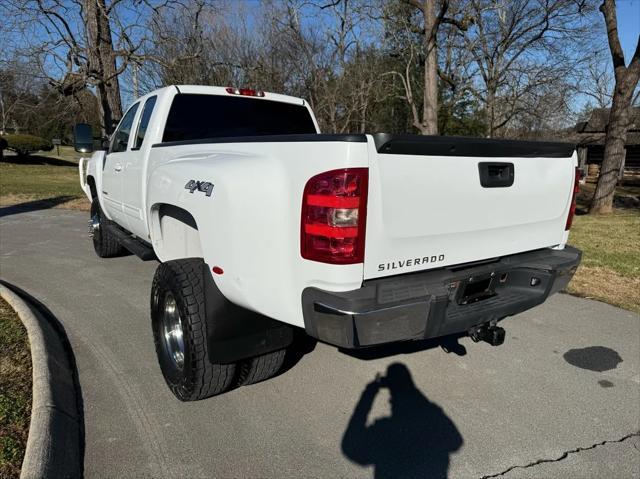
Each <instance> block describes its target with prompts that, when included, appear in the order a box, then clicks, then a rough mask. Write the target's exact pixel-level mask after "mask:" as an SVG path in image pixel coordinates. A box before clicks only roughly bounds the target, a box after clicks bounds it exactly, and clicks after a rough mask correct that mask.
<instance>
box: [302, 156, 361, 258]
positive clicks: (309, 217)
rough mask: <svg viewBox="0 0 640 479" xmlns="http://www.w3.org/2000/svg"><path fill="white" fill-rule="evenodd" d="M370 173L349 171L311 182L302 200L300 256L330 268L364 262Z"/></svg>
mask: <svg viewBox="0 0 640 479" xmlns="http://www.w3.org/2000/svg"><path fill="white" fill-rule="evenodd" d="M368 180H369V170H368V169H367V168H345V169H342V170H332V171H327V172H325V173H321V174H319V175H316V176H314V177H313V178H311V179H310V180H309V181H308V182H307V184H306V186H305V188H304V195H303V198H302V220H301V225H300V253H301V255H302V257H303V258H305V259H309V260H312V261H319V262H321V263H329V264H356V263H362V262H364V238H365V226H366V217H367V193H368Z"/></svg>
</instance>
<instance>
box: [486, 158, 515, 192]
mask: <svg viewBox="0 0 640 479" xmlns="http://www.w3.org/2000/svg"><path fill="white" fill-rule="evenodd" d="M478 171H479V173H480V185H482V187H483V188H508V187H509V186H511V185H513V177H514V168H513V163H489V162H481V163H478Z"/></svg>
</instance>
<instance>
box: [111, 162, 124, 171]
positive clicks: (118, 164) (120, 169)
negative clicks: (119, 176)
mask: <svg viewBox="0 0 640 479" xmlns="http://www.w3.org/2000/svg"><path fill="white" fill-rule="evenodd" d="M113 169H114V170H116V171H122V165H121V164H120V163H116V165H115V166H114V167H113Z"/></svg>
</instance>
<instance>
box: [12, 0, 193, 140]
mask: <svg viewBox="0 0 640 479" xmlns="http://www.w3.org/2000/svg"><path fill="white" fill-rule="evenodd" d="M175 4H181V3H180V1H179V0H162V1H157V2H149V1H147V0H6V2H4V3H3V5H2V6H1V7H0V13H2V14H4V15H3V16H4V18H5V19H7V22H9V23H11V24H12V26H11V28H10V29H11V31H12V33H13V34H14V35H18V34H19V35H21V42H20V45H19V47H18V48H17V49H16V50H15V51H14V52H13V54H14V55H15V56H22V57H27V58H29V59H30V61H32V62H34V63H36V64H38V65H39V72H38V73H34V76H36V75H37V76H40V77H41V78H45V79H46V80H47V81H48V82H49V83H50V84H51V85H53V86H55V87H56V88H57V89H58V90H59V91H60V92H61V93H63V94H64V95H67V96H73V95H74V94H75V93H77V92H78V91H81V90H82V89H85V88H87V87H89V88H92V89H95V92H96V95H97V97H98V100H99V106H100V117H101V124H102V128H103V130H104V132H105V133H107V134H108V133H110V132H111V131H112V130H113V128H114V123H115V121H117V120H118V119H119V118H120V117H121V116H122V104H121V94H120V86H119V82H118V77H119V76H120V75H121V74H122V73H124V72H125V71H126V70H127V68H128V67H129V65H130V63H131V62H132V61H140V59H141V55H142V53H141V49H142V47H143V46H144V45H145V43H146V42H147V40H148V35H147V18H149V17H151V16H152V15H153V12H157V11H159V10H162V9H163V8H167V7H169V6H172V5H175Z"/></svg>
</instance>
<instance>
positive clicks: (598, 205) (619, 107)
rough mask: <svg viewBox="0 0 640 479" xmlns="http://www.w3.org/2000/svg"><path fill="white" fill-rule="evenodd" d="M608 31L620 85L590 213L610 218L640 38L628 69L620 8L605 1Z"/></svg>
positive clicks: (638, 68)
mask: <svg viewBox="0 0 640 479" xmlns="http://www.w3.org/2000/svg"><path fill="white" fill-rule="evenodd" d="M600 11H601V12H602V14H603V15H604V21H605V25H606V27H607V38H608V41H609V49H610V51H611V57H612V60H613V67H614V73H615V78H616V85H615V88H614V90H613V102H612V104H611V111H610V113H609V121H608V123H607V129H606V134H605V140H604V158H603V160H602V166H601V167H600V177H599V178H598V186H597V187H596V192H595V194H594V195H593V200H592V201H591V208H590V209H589V212H590V213H592V214H607V213H611V212H613V198H614V195H615V190H616V185H617V183H618V175H619V172H620V168H621V166H622V163H623V161H624V156H625V148H624V145H625V143H626V141H627V130H628V128H629V107H630V106H631V99H632V97H633V91H634V90H635V88H636V85H637V84H638V79H639V78H640V37H638V44H637V46H636V51H635V54H634V55H633V59H632V60H631V62H630V63H629V66H628V67H626V66H625V62H624V53H623V51H622V47H621V45H620V40H619V39H618V25H617V19H616V5H615V1H614V0H605V1H604V2H603V3H602V6H601V7H600Z"/></svg>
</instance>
